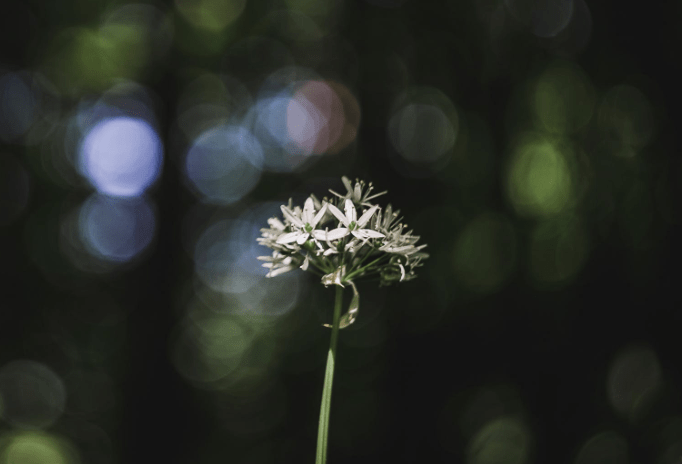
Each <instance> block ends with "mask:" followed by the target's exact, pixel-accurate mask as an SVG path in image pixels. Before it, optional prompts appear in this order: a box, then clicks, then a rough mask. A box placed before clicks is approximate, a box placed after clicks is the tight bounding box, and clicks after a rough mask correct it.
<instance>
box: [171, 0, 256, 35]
mask: <svg viewBox="0 0 682 464" xmlns="http://www.w3.org/2000/svg"><path fill="white" fill-rule="evenodd" d="M245 6H246V0H227V1H220V0H175V7H176V8H177V10H178V11H179V12H180V14H181V15H182V16H183V17H184V18H185V19H186V20H187V21H189V23H190V24H192V25H193V26H194V27H197V28H199V29H206V30H209V31H212V32H217V31H221V30H223V29H225V28H226V27H228V26H230V25H231V24H232V23H234V22H235V21H236V20H237V19H239V16H241V14H242V12H243V11H244V7H245Z"/></svg>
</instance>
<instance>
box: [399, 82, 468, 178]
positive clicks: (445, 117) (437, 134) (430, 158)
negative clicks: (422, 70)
mask: <svg viewBox="0 0 682 464" xmlns="http://www.w3.org/2000/svg"><path fill="white" fill-rule="evenodd" d="M391 113H392V114H391V117H390V120H389V121H388V137H389V140H390V141H391V144H392V145H393V148H394V149H395V151H396V152H397V153H398V154H399V155H400V157H401V158H402V160H401V159H399V158H397V157H394V158H393V161H394V166H396V167H397V168H398V169H400V171H401V172H403V174H404V175H407V176H410V177H412V176H413V175H415V174H416V173H417V172H419V170H421V171H426V172H428V173H433V172H436V171H439V170H440V169H442V168H443V166H444V165H445V164H447V162H448V161H449V160H450V158H451V156H452V154H453V147H454V145H455V141H456V140H457V136H458V133H459V114H458V112H457V110H456V109H455V107H454V105H453V104H452V102H451V100H450V99H449V98H448V97H447V96H446V95H445V94H444V93H443V92H441V91H440V90H438V89H435V88H431V87H415V88H410V89H409V90H408V91H406V92H404V93H402V94H401V95H400V96H399V97H398V98H397V99H396V101H395V102H394V105H393V110H392V112H391ZM403 161H406V163H404V162H403ZM415 167H416V168H417V169H418V170H415V169H414V168H415Z"/></svg>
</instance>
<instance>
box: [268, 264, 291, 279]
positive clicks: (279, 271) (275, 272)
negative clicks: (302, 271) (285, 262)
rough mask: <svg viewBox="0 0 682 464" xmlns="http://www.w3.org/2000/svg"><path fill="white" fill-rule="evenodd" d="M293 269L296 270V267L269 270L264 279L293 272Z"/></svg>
mask: <svg viewBox="0 0 682 464" xmlns="http://www.w3.org/2000/svg"><path fill="white" fill-rule="evenodd" d="M294 269H296V266H284V267H280V268H279V269H273V270H271V271H270V272H268V275H266V276H265V277H275V276H278V275H280V274H284V273H285V272H289V271H293V270H294Z"/></svg>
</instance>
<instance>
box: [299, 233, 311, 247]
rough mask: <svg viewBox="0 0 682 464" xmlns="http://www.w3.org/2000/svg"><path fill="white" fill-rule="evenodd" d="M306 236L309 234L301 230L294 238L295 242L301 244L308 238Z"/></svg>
mask: <svg viewBox="0 0 682 464" xmlns="http://www.w3.org/2000/svg"><path fill="white" fill-rule="evenodd" d="M308 237H310V234H309V233H307V232H303V233H301V234H300V235H299V236H298V238H297V239H296V243H298V244H299V245H303V244H304V243H305V241H306V240H308Z"/></svg>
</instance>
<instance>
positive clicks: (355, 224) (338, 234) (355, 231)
mask: <svg viewBox="0 0 682 464" xmlns="http://www.w3.org/2000/svg"><path fill="white" fill-rule="evenodd" d="M344 209H345V210H346V214H345V215H344V214H343V213H342V212H341V210H339V209H338V208H337V207H336V206H334V205H332V204H331V203H329V211H331V212H332V214H333V215H334V216H336V218H337V219H338V220H339V221H341V223H342V224H343V225H344V226H346V227H339V228H338V229H334V230H331V231H329V233H328V234H327V235H325V237H326V238H327V239H329V240H337V239H339V238H342V237H345V236H346V235H348V234H352V235H353V236H354V237H356V238H358V239H360V240H363V241H367V240H368V239H370V238H382V237H385V235H384V234H382V233H381V232H377V231H376V230H372V229H363V227H364V226H365V225H366V224H367V223H368V222H369V220H370V219H371V218H372V216H373V215H374V213H375V212H376V210H377V209H379V206H378V205H374V206H372V207H371V208H370V209H368V210H367V211H365V213H364V214H363V215H362V216H360V219H358V213H357V211H355V205H353V202H352V201H351V200H350V199H346V204H345V208H344Z"/></svg>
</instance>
